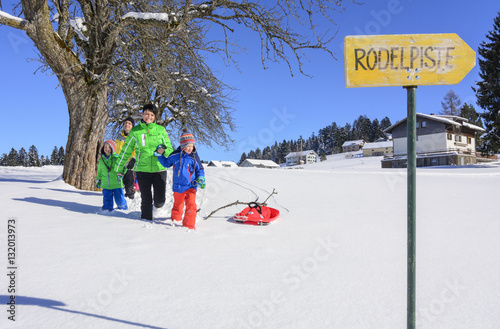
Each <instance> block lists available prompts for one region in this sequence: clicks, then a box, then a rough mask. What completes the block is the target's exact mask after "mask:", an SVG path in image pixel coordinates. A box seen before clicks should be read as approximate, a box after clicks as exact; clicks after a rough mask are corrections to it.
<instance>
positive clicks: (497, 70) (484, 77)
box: [473, 12, 500, 154]
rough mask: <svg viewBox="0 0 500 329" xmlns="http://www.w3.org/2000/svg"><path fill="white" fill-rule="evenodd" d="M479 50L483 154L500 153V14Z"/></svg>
mask: <svg viewBox="0 0 500 329" xmlns="http://www.w3.org/2000/svg"><path fill="white" fill-rule="evenodd" d="M486 38H487V39H488V40H487V41H483V42H482V43H481V45H480V46H479V49H478V54H479V77H480V78H481V81H479V82H476V86H477V87H476V88H473V90H474V91H475V92H476V97H477V104H478V105H479V106H480V107H481V108H482V109H484V112H483V113H481V117H482V118H483V120H484V125H485V128H486V133H485V134H484V135H483V136H482V146H481V148H480V150H481V152H482V153H483V154H492V153H497V152H499V151H500V79H499V78H498V77H500V12H499V13H498V14H497V17H495V20H494V22H493V31H489V33H488V34H487V35H486Z"/></svg>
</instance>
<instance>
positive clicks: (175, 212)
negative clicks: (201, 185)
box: [172, 188, 198, 230]
mask: <svg viewBox="0 0 500 329" xmlns="http://www.w3.org/2000/svg"><path fill="white" fill-rule="evenodd" d="M184 204H186V213H185V214H184V220H182V213H183V211H184ZM197 208H198V207H197V206H196V190H195V189H194V188H190V189H188V190H187V191H186V192H184V193H178V192H174V206H173V207H172V220H175V221H179V222H180V221H181V220H182V226H185V227H187V228H189V229H192V230H194V225H195V223H196V211H197V210H198V209H197Z"/></svg>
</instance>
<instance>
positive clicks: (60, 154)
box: [0, 145, 64, 167]
mask: <svg viewBox="0 0 500 329" xmlns="http://www.w3.org/2000/svg"><path fill="white" fill-rule="evenodd" d="M45 165H61V166H62V165H64V148H63V147H62V146H61V147H59V148H57V146H54V149H53V150H52V154H51V155H50V156H44V155H39V154H38V150H37V148H36V146H35V145H31V146H30V147H29V149H28V152H26V150H25V149H24V147H21V149H20V150H19V151H17V150H16V149H14V148H12V149H11V150H10V152H9V154H7V153H4V154H3V155H2V156H1V157H0V166H11V167H15V166H22V167H41V166H45Z"/></svg>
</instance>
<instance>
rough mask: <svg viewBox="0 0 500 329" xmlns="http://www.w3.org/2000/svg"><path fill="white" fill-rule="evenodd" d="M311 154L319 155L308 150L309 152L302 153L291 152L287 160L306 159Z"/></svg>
mask: <svg viewBox="0 0 500 329" xmlns="http://www.w3.org/2000/svg"><path fill="white" fill-rule="evenodd" d="M310 153H313V154H314V155H316V156H317V155H318V154H316V152H314V151H313V150H307V151H300V152H290V153H288V155H287V156H286V157H285V158H295V157H304V156H307V155H309V154H310Z"/></svg>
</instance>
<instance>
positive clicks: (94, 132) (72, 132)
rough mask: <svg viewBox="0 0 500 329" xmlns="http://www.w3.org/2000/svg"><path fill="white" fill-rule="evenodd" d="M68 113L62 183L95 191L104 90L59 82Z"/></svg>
mask: <svg viewBox="0 0 500 329" xmlns="http://www.w3.org/2000/svg"><path fill="white" fill-rule="evenodd" d="M61 85H62V87H63V90H64V94H65V96H66V101H67V103H68V112H69V133H68V142H67V144H66V154H65V156H64V160H65V161H64V170H63V179H64V181H65V182H66V183H67V184H70V185H72V186H74V187H76V188H77V189H81V190H87V191H93V190H95V177H96V173H97V160H98V159H99V158H98V157H99V153H100V150H101V147H102V145H103V142H104V141H103V138H104V130H105V128H106V125H107V122H108V111H107V88H106V86H101V87H100V88H96V87H95V86H94V87H89V86H88V85H86V84H85V82H82V81H81V82H80V83H78V84H77V83H72V82H71V80H70V81H67V79H62V82H61Z"/></svg>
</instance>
